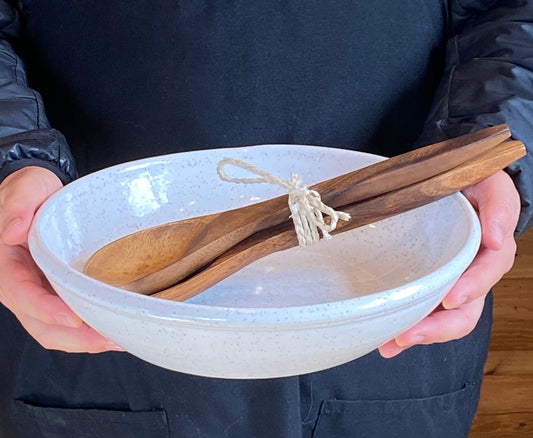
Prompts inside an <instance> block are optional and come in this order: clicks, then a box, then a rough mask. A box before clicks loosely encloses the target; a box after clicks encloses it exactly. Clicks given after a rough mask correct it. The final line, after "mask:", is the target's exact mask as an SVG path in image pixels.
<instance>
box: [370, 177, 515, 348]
mask: <svg viewBox="0 0 533 438" xmlns="http://www.w3.org/2000/svg"><path fill="white" fill-rule="evenodd" d="M463 194H464V195H465V196H466V197H467V199H468V200H469V201H470V202H471V203H472V205H473V207H474V208H475V209H476V211H477V212H478V215H479V219H480V222H481V235H482V237H481V246H480V249H479V252H478V253H477V255H476V257H475V258H474V260H473V261H472V263H471V264H470V266H469V267H468V269H467V270H466V271H465V272H464V273H463V275H462V276H461V277H460V278H459V280H458V281H457V283H456V284H455V285H454V286H453V288H452V289H451V291H450V292H449V293H448V295H447V296H446V297H445V298H444V300H443V301H442V304H441V305H440V306H439V307H438V308H437V309H436V310H435V311H434V312H433V313H431V314H430V315H429V316H428V317H426V318H425V319H423V320H422V321H421V322H419V323H418V324H416V325H415V326H414V327H412V328H410V329H409V330H407V331H405V332H404V333H402V334H401V335H399V336H398V337H396V338H395V339H393V340H392V341H389V342H387V343H386V344H384V345H382V346H381V347H380V348H379V351H380V353H381V355H382V356H383V357H386V358H390V357H394V356H396V355H398V354H399V353H401V352H402V351H403V350H406V349H407V348H409V347H412V346H413V345H417V344H420V345H427V344H433V343H436V342H447V341H451V340H454V339H460V338H462V337H464V336H466V335H468V334H469V333H470V332H471V331H472V330H473V329H474V328H475V326H476V324H477V322H478V321H479V318H480V316H481V312H482V311H483V306H484V304H485V296H486V295H487V294H488V292H489V291H490V290H491V288H492V287H493V286H494V285H495V284H496V283H497V282H498V281H499V280H500V279H501V278H502V277H503V275H504V274H505V273H506V272H508V271H509V270H510V269H511V267H512V266H513V263H514V260H515V253H516V242H515V239H514V231H515V228H516V225H517V223H518V216H519V213H520V197H519V195H518V192H517V190H516V188H515V186H514V184H513V182H512V180H511V178H510V177H509V176H508V175H507V174H506V173H505V172H503V171H500V172H498V173H496V174H494V175H492V176H490V177H489V178H487V179H485V180H483V181H481V182H480V183H478V184H476V185H474V186H471V187H469V188H467V189H466V190H464V191H463Z"/></svg>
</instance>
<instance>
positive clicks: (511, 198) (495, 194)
mask: <svg viewBox="0 0 533 438" xmlns="http://www.w3.org/2000/svg"><path fill="white" fill-rule="evenodd" d="M463 193H464V195H465V196H466V197H467V198H468V200H469V201H470V202H471V203H472V205H473V206H474V208H476V209H477V211H478V213H479V219H480V222H481V228H482V241H481V244H482V245H483V246H486V247H488V248H491V249H500V248H501V247H502V245H503V243H504V241H505V239H506V238H507V237H510V236H512V235H513V234H514V231H515V228H516V224H517V222H518V217H519V214H520V197H519V195H518V192H517V190H516V188H515V186H514V183H513V181H512V180H511V178H510V177H509V175H508V174H507V173H505V172H503V171H500V172H498V173H496V174H494V175H492V176H490V177H489V178H487V179H485V180H483V181H481V182H480V183H478V184H475V185H473V186H472V187H469V188H467V189H465V190H464V191H463Z"/></svg>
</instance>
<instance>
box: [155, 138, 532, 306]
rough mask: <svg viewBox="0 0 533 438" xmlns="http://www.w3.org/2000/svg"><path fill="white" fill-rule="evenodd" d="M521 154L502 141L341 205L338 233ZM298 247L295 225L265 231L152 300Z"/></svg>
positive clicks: (180, 295) (467, 181)
mask: <svg viewBox="0 0 533 438" xmlns="http://www.w3.org/2000/svg"><path fill="white" fill-rule="evenodd" d="M523 153H524V146H523V144H522V143H520V142H514V141H508V142H504V143H501V144H500V145H497V146H495V147H493V148H492V149H490V150H489V151H488V152H486V153H485V154H484V155H483V156H481V157H476V158H474V159H472V160H470V161H468V162H467V163H464V164H463V165H461V166H458V167H455V168H453V169H451V170H449V171H447V172H444V173H441V174H438V175H435V176H433V177H431V178H428V179H425V180H423V181H420V182H418V183H416V184H411V185H409V186H407V187H403V188H400V189H397V190H394V191H391V192H387V193H384V194H382V195H379V196H375V197H372V198H370V199H365V200H362V201H360V202H356V203H353V204H350V205H345V206H342V207H341V208H340V209H341V210H342V211H344V212H346V213H348V214H350V215H351V216H352V218H351V219H350V220H349V221H346V222H340V223H339V224H338V226H337V230H336V231H348V230H351V229H354V228H357V227H360V226H363V225H367V224H370V223H373V222H376V221H379V220H381V219H385V218H387V217H391V216H394V215H396V214H399V213H403V212H405V211H408V210H411V209H413V208H417V207H420V206H422V205H425V204H427V203H429V202H432V201H436V200H438V199H441V198H443V197H445V196H448V195H451V194H452V193H456V192H458V191H460V190H462V189H464V188H466V187H468V186H470V185H472V184H475V183H477V182H479V181H481V180H483V179H485V178H486V177H488V176H489V175H492V174H493V173H495V172H497V171H498V170H500V169H502V168H504V167H505V166H507V165H508V164H510V163H512V162H513V161H515V160H517V159H518V158H520V157H521V156H522V155H523ZM297 244H298V240H297V237H296V233H295V231H294V229H293V226H292V224H291V223H286V224H282V225H280V226H279V228H278V227H273V228H269V229H267V230H263V231H261V232H259V233H256V234H254V235H252V236H251V237H249V238H248V239H245V240H243V241H241V242H240V243H238V244H237V245H235V246H234V247H232V248H231V249H230V250H229V251H227V252H226V253H224V254H222V255H221V256H219V257H218V258H216V259H215V260H214V261H213V262H212V263H211V264H210V265H209V266H208V267H207V268H205V269H203V270H202V271H200V272H198V273H196V274H195V275H194V276H192V277H191V278H189V279H187V280H185V281H183V282H180V283H178V284H177V285H175V286H172V287H170V288H167V289H165V290H163V291H160V292H157V293H156V294H153V296H155V297H158V298H164V299H169V300H176V301H183V300H186V299H189V298H191V297H193V296H195V295H197V294H198V293H201V292H203V291H204V290H206V289H207V288H208V287H211V286H213V285H214V284H216V283H218V282H219V281H221V280H223V279H224V278H226V277H228V276H229V275H231V274H234V273H235V272H237V271H238V270H240V269H242V268H243V267H244V266H247V265H248V264H250V263H252V262H253V261H255V260H257V259H259V258H261V257H264V256H266V255H268V254H272V253H274V252H276V251H281V250H285V249H288V248H292V247H294V246H297Z"/></svg>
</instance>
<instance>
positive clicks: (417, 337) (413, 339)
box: [396, 334, 426, 350]
mask: <svg viewBox="0 0 533 438" xmlns="http://www.w3.org/2000/svg"><path fill="white" fill-rule="evenodd" d="M425 339H426V337H425V336H424V335H422V334H413V335H410V336H409V338H408V339H407V342H402V339H401V338H400V339H398V340H396V344H397V345H398V347H400V348H402V349H404V350H405V349H407V348H410V347H412V346H413V345H416V344H420V343H422V342H423V341H424V340H425Z"/></svg>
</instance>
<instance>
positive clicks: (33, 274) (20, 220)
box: [0, 166, 120, 353]
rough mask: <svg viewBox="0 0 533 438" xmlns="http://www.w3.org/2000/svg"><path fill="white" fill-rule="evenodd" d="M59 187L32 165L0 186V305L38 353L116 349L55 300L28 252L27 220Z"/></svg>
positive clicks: (49, 175) (53, 177)
mask: <svg viewBox="0 0 533 438" xmlns="http://www.w3.org/2000/svg"><path fill="white" fill-rule="evenodd" d="M61 187H62V184H61V181H60V180H59V178H58V177H57V176H56V175H55V174H54V173H53V172H51V171H49V170H47V169H44V168H41V167H33V166H30V167H27V168H24V169H21V170H18V171H16V172H14V173H12V174H11V175H9V176H8V177H7V178H6V179H5V180H4V181H3V182H2V184H0V233H1V234H0V302H2V304H3V305H4V306H6V307H7V308H8V309H9V310H11V311H12V312H13V313H14V314H15V316H16V317H17V318H18V320H19V321H20V323H21V324H22V325H23V327H24V328H25V329H26V330H27V332H28V333H29V334H30V335H31V336H33V337H34V338H35V339H36V340H37V341H38V342H39V343H40V344H41V345H42V346H43V347H44V348H47V349H52V350H63V351H67V352H89V353H97V352H101V351H107V350H120V347H118V346H116V345H115V344H113V343H112V342H110V341H109V340H107V339H106V338H104V337H103V336H102V335H100V334H99V333H97V332H96V331H95V330H93V329H92V328H90V327H89V326H88V325H87V324H85V323H84V322H83V321H82V320H81V319H80V318H79V317H78V316H77V315H76V314H75V313H74V312H73V311H72V310H71V309H70V308H69V307H68V306H67V305H66V304H65V303H64V302H63V301H62V300H61V298H59V297H58V296H57V294H56V293H55V292H54V291H53V289H52V288H51V287H50V285H49V283H48V282H47V280H46V278H45V277H44V275H43V273H42V272H41V271H40V270H39V268H38V267H37V265H36V264H35V262H34V261H33V259H32V257H31V255H30V253H29V250H28V245H27V240H28V231H29V228H30V225H31V222H32V220H33V216H34V215H35V212H36V211H37V209H38V208H39V206H40V205H41V204H42V203H43V202H44V201H45V200H46V199H47V198H48V197H49V196H50V195H52V194H53V193H54V192H56V191H57V190H59V189H60V188H61Z"/></svg>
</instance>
